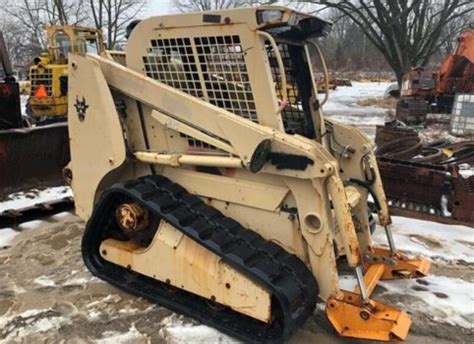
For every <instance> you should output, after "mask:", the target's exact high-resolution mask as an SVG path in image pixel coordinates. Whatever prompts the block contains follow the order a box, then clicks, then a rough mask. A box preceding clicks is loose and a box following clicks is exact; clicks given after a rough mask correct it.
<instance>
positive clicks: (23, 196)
mask: <svg viewBox="0 0 474 344" xmlns="http://www.w3.org/2000/svg"><path fill="white" fill-rule="evenodd" d="M64 197H72V190H71V188H69V187H68V186H56V187H51V188H47V189H44V190H36V189H33V190H29V191H27V192H17V193H14V194H11V195H10V196H9V199H8V200H7V201H4V202H1V203H0V212H2V211H5V210H9V209H19V208H24V207H28V206H33V205H35V204H38V203H42V202H49V201H54V200H57V199H62V198H64Z"/></svg>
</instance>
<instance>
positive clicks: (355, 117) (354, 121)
mask: <svg viewBox="0 0 474 344" xmlns="http://www.w3.org/2000/svg"><path fill="white" fill-rule="evenodd" d="M389 85H390V83H388V82H357V81H353V82H352V87H349V86H340V87H337V88H336V89H335V90H332V91H330V92H329V98H328V101H327V102H326V104H324V105H323V109H322V110H323V113H324V114H325V116H327V117H328V118H331V119H334V120H335V121H338V122H340V123H344V124H348V125H353V126H356V127H358V128H360V129H361V130H362V131H363V132H365V134H366V135H368V136H369V138H372V139H373V138H374V137H375V126H376V125H383V124H384V122H385V116H386V114H387V113H388V112H389V111H390V110H389V109H386V108H383V107H378V106H361V105H358V104H357V101H358V100H361V99H364V98H383V97H384V93H385V90H386V89H387V87H388V86H389Z"/></svg>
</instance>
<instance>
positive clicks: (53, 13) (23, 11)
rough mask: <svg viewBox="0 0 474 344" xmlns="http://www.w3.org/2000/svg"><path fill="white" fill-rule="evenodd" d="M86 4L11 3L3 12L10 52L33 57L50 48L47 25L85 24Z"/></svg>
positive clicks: (73, 0)
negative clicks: (12, 50) (45, 27)
mask: <svg viewBox="0 0 474 344" xmlns="http://www.w3.org/2000/svg"><path fill="white" fill-rule="evenodd" d="M82 9H83V0H16V1H13V0H10V1H8V2H7V3H6V6H5V8H4V9H3V10H4V12H5V13H6V16H5V19H4V25H8V26H9V29H8V31H9V32H8V34H7V37H9V38H7V41H8V40H10V42H9V43H10V47H12V48H11V49H15V50H16V51H22V52H23V54H24V55H26V56H25V57H26V58H28V57H32V56H35V55H37V54H39V53H40V52H41V51H43V50H45V49H46V48H47V42H46V35H45V31H44V26H45V25H67V24H78V23H81V22H83V21H84V20H85V19H86V17H87V15H86V14H85V13H84V12H83V11H82Z"/></svg>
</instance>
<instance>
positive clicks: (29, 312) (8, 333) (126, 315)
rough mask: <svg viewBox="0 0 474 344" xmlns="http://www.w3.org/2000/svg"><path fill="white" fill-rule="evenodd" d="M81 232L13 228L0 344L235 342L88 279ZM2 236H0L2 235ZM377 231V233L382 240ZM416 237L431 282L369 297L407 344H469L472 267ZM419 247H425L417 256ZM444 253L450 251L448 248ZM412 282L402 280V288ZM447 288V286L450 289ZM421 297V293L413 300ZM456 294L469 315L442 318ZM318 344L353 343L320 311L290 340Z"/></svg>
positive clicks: (398, 234) (74, 222)
mask: <svg viewBox="0 0 474 344" xmlns="http://www.w3.org/2000/svg"><path fill="white" fill-rule="evenodd" d="M428 224H429V223H428ZM404 228H406V226H405V227H404ZM83 230H84V223H83V222H82V221H81V220H79V219H78V218H77V217H75V216H74V215H72V214H70V213H63V214H60V215H57V216H54V217H52V218H49V219H47V220H46V221H34V222H31V223H26V224H24V225H22V226H20V227H19V228H16V229H14V231H15V232H16V233H17V235H16V236H15V237H14V238H12V239H11V240H10V241H9V242H7V243H5V242H4V245H5V246H4V247H3V248H2V249H1V250H0V276H2V278H1V280H0V342H5V343H40V342H48V343H51V342H62V343H86V342H97V343H183V342H188V343H231V342H235V341H234V340H233V339H231V338H229V337H227V336H225V335H223V334H221V333H219V332H218V331H216V330H214V329H211V328H209V327H206V326H203V325H200V324H198V323H196V322H195V321H193V320H191V319H188V318H186V317H183V316H179V315H176V314H173V313H172V312H171V311H169V310H167V309H166V308H163V307H160V306H156V305H152V304H150V303H149V302H147V301H146V300H144V299H141V298H137V297H134V296H132V295H129V294H127V293H125V292H122V291H120V290H118V289H116V288H115V287H112V286H111V285H109V284H107V283H105V282H103V281H101V280H99V279H97V278H95V277H93V276H92V275H91V274H90V273H89V272H88V271H87V270H86V268H85V267H84V265H83V263H82V259H81V255H80V237H81V234H82V232H83ZM3 231H5V230H0V236H1V235H2V233H3ZM394 231H395V233H394V234H395V239H396V240H398V241H402V240H403V239H404V238H405V237H408V235H407V234H406V233H404V232H403V231H397V229H396V227H395V228H394ZM381 232H383V231H382V230H381V229H379V230H378V233H379V234H378V235H379V236H380V233H381ZM410 237H411V236H410ZM376 238H377V236H376ZM420 238H421V239H422V240H424V241H423V243H424V244H426V245H428V244H429V245H431V246H432V247H431V248H432V250H433V252H434V254H433V257H432V258H433V259H434V264H433V268H432V273H433V274H434V275H435V277H429V278H428V279H426V282H424V281H422V282H420V281H411V282H412V283H411V284H409V289H408V292H407V290H403V289H400V290H398V289H397V288H395V289H393V288H392V287H391V285H390V284H389V283H385V284H384V285H383V286H379V287H377V290H376V292H375V295H374V298H376V299H379V300H383V301H384V302H386V303H389V304H391V305H394V306H396V307H399V308H402V309H405V310H407V311H408V312H410V313H411V315H412V318H413V325H412V328H411V332H410V335H409V337H408V340H407V342H408V343H452V342H458V343H470V342H472V341H473V339H474V338H473V336H472V326H469V323H470V324H472V322H473V321H474V314H473V313H474V312H473V303H472V302H473V301H472V292H473V291H474V290H473V288H472V286H473V285H474V284H472V283H473V282H474V263H473V262H470V261H466V260H464V259H452V258H453V257H450V256H449V255H448V256H447V259H444V258H443V259H438V258H436V256H437V255H440V254H441V253H440V252H443V251H440V245H442V243H439V242H438V241H437V240H436V239H435V238H433V237H432V238H431V239H430V240H428V239H426V238H427V237H426V236H420V237H419V238H415V239H417V240H414V241H413V246H412V247H411V249H412V250H413V251H415V252H416V251H417V247H418V246H417V245H419V243H420V242H421V241H420ZM441 241H442V240H440V242H441ZM467 245H468V246H470V247H471V249H472V246H473V245H474V244H473V243H472V242H471V241H470V242H468V243H467ZM449 246H452V245H451V244H450V245H449ZM428 247H429V246H428ZM421 248H423V246H419V248H418V249H421ZM446 249H449V247H448V246H446ZM430 278H431V279H430ZM440 278H444V279H448V280H449V281H451V282H453V281H454V284H455V287H454V288H452V289H447V290H444V292H439V291H438V292H436V290H435V289H433V290H434V291H433V292H432V291H430V285H433V286H436V283H437V282H436V281H440ZM345 279H346V282H347V283H348V284H349V285H350V284H351V283H353V279H351V277H350V276H346V277H345ZM442 281H444V280H442ZM409 282H410V281H402V283H404V284H406V283H409ZM462 283H464V284H462ZM456 285H457V287H456ZM446 286H447V287H449V284H447V285H446ZM466 288H467V290H466ZM469 288H470V290H469ZM420 290H421V291H424V293H422V294H421V295H418V294H417V293H418V292H419V291H420ZM435 293H437V296H436V297H435V300H434V301H429V296H430V295H431V296H433V295H434V294H435ZM466 293H467V296H466V295H465V294H466ZM456 294H459V295H460V296H461V297H464V299H463V298H461V303H462V302H464V304H466V302H467V307H468V308H469V307H470V309H471V312H470V313H469V310H468V311H467V313H466V312H464V313H463V312H460V313H459V314H458V313H456V312H454V313H451V314H450V312H452V310H450V312H447V313H446V314H450V316H451V319H449V317H448V316H447V315H446V314H445V313H443V304H440V305H437V306H436V305H435V304H436V302H437V301H436V299H438V300H440V301H443V300H445V299H447V301H448V302H450V303H454V304H456V302H459V300H458V299H459V298H458V299H457V298H456ZM469 295H470V298H469ZM456 300H458V301H456ZM469 303H470V305H469ZM321 306H322V305H321ZM466 323H467V324H468V325H467V327H466ZM459 324H460V325H462V326H460V325H459ZM316 341H318V342H320V343H350V342H353V341H351V340H347V339H342V338H339V337H337V335H336V334H335V332H334V331H333V330H332V328H331V326H330V325H329V323H328V321H327V320H326V318H325V316H324V314H323V312H322V311H321V309H320V307H318V309H317V310H316V312H315V313H314V315H313V316H312V317H311V318H310V319H309V320H308V321H307V322H306V323H305V324H304V326H303V327H302V328H301V329H300V330H299V331H298V332H297V333H296V335H295V336H294V337H293V338H292V340H291V342H292V343H307V342H316ZM358 343H363V342H361V341H358Z"/></svg>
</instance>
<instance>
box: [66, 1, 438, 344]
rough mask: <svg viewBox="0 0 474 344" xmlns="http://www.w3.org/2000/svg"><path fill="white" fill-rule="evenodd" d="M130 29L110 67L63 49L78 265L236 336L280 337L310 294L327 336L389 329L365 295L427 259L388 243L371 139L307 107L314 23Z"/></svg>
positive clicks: (395, 333)
mask: <svg viewBox="0 0 474 344" xmlns="http://www.w3.org/2000/svg"><path fill="white" fill-rule="evenodd" d="M135 24H136V25H135V26H134V28H133V29H131V30H130V32H129V38H128V44H127V48H126V51H125V55H126V56H125V57H126V58H125V60H120V61H118V59H116V58H114V57H112V58H108V57H104V56H100V55H97V54H85V53H71V54H70V55H69V70H68V78H69V90H68V123H69V135H70V148H71V161H70V163H69V165H68V167H67V169H68V175H69V176H70V180H71V186H72V189H73V193H74V198H75V205H76V213H77V214H78V215H79V216H80V217H81V218H83V219H84V220H85V221H86V227H85V231H84V233H83V237H82V244H81V247H82V248H81V250H82V255H83V259H84V262H85V265H86V266H87V267H88V269H89V270H90V271H91V272H92V274H94V275H95V276H97V277H99V278H101V279H103V280H105V281H107V282H109V283H111V284H113V285H115V286H117V287H118V288H121V289H123V290H125V291H127V292H130V293H133V294H136V295H138V296H142V297H144V298H147V299H149V300H151V301H152V302H156V303H158V304H160V305H163V306H165V307H167V308H169V309H171V310H173V311H175V312H178V313H181V314H184V315H186V316H189V317H192V318H194V319H196V320H198V321H200V322H202V323H203V324H207V325H209V326H212V327H215V328H216V329H218V330H220V331H222V332H223V333H226V334H228V335H230V336H232V337H235V338H238V339H240V340H243V341H245V342H259V343H274V342H284V341H286V340H288V339H289V338H290V337H291V336H292V334H293V333H294V332H295V331H296V330H297V329H298V328H300V327H301V326H302V324H303V323H304V322H305V321H306V320H307V319H308V318H309V317H310V316H311V315H312V314H313V312H314V311H315V308H316V305H317V303H318V302H319V303H321V305H322V308H323V309H324V312H325V314H326V315H327V318H328V319H329V322H330V323H331V324H332V326H333V327H334V329H335V331H336V332H337V333H339V334H340V335H342V336H344V337H352V338H359V339H369V340H380V341H393V340H404V339H405V338H406V337H407V334H408V331H409V327H410V324H411V319H410V317H409V315H408V314H407V313H406V312H404V311H402V310H399V309H397V308H395V307H393V306H390V305H387V304H385V303H383V302H380V301H377V300H375V299H373V298H372V297H371V295H372V292H373V291H374V289H375V287H376V286H377V284H378V282H379V281H380V280H396V279H408V278H419V277H423V276H425V275H426V274H427V273H428V272H429V269H430V262H429V261H427V260H425V259H422V258H413V257H408V256H406V255H405V254H403V253H401V252H400V251H399V250H397V248H396V245H395V242H394V239H393V236H392V232H391V229H390V223H391V218H390V214H389V212H388V206H387V201H386V197H385V194H384V190H383V185H382V181H381V178H380V174H379V170H378V168H377V162H376V158H375V156H374V153H373V144H372V143H371V141H370V140H369V139H368V138H367V137H366V136H365V135H364V134H363V133H362V132H361V131H360V130H358V129H356V128H353V127H351V126H347V125H343V124H340V123H337V122H336V121H333V120H331V119H328V118H325V117H324V115H323V112H322V109H321V106H320V102H319V100H318V95H317V93H318V92H317V87H316V84H315V82H314V78H313V77H312V76H313V75H314V73H313V70H312V69H313V67H312V63H311V61H312V58H313V57H314V56H311V55H310V54H309V47H311V46H316V45H317V42H318V39H319V38H320V37H324V36H325V35H326V34H327V33H328V32H329V30H330V28H331V24H330V23H328V22H326V21H324V20H322V19H320V18H318V17H315V16H312V15H308V14H305V13H301V12H297V11H295V10H292V9H289V8H286V7H280V6H260V7H249V8H240V9H229V10H218V11H206V12H194V13H186V14H173V15H165V16H155V17H151V18H148V19H145V20H143V21H141V22H139V23H135ZM124 61H125V63H124ZM275 84H277V87H275ZM290 84H291V88H292V89H293V90H295V91H297V94H298V97H291V96H289V95H288V90H289V88H290V87H289V86H288V85H290ZM369 195H371V198H372V199H373V200H374V202H375V204H376V207H377V210H378V220H379V223H380V225H381V226H382V227H383V228H384V229H385V231H386V234H387V246H384V247H382V246H377V245H375V244H374V242H373V240H372V237H371V227H372V225H371V222H370V221H369V215H368V214H369V211H368V198H369ZM340 257H345V260H347V264H348V266H349V268H350V271H351V274H353V276H354V278H355V280H356V281H357V288H355V289H354V290H344V289H342V288H341V286H340V284H341V283H340V282H341V278H340V272H339V271H338V267H337V263H338V258H340Z"/></svg>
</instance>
